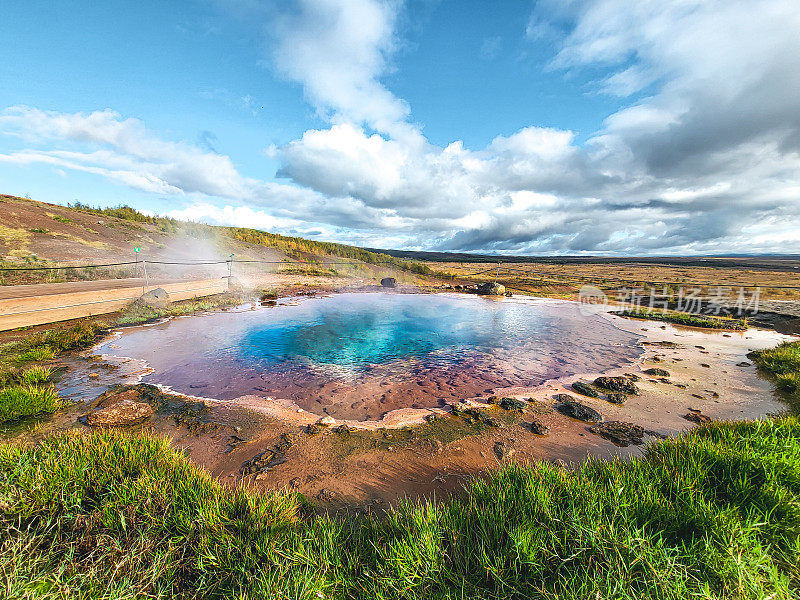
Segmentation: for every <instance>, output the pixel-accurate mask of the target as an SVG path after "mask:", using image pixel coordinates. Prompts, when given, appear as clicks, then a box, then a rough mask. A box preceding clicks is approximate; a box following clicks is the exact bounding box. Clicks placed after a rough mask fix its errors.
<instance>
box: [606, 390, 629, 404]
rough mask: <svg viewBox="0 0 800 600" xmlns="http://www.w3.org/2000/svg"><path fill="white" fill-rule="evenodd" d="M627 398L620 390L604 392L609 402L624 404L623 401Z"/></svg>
mask: <svg viewBox="0 0 800 600" xmlns="http://www.w3.org/2000/svg"><path fill="white" fill-rule="evenodd" d="M627 399H628V396H626V395H625V394H623V393H621V392H613V393H611V394H606V400H608V401H609V402H611V404H625V401H626V400H627Z"/></svg>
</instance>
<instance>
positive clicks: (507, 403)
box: [500, 398, 525, 410]
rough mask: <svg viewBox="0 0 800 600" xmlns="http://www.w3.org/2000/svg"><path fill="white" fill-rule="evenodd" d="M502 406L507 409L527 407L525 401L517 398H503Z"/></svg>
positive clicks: (501, 400)
mask: <svg viewBox="0 0 800 600" xmlns="http://www.w3.org/2000/svg"><path fill="white" fill-rule="evenodd" d="M500 408H504V409H505V410H523V409H524V408H525V403H524V402H523V401H522V400H517V399H516V398H501V399H500Z"/></svg>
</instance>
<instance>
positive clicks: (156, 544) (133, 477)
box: [0, 417, 800, 600]
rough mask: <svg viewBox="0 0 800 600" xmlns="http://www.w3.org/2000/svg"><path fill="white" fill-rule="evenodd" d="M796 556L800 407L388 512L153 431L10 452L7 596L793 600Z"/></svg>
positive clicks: (0, 468)
mask: <svg viewBox="0 0 800 600" xmlns="http://www.w3.org/2000/svg"><path fill="white" fill-rule="evenodd" d="M799 561H800V423H798V420H797V419H796V418H794V417H790V418H785V419H778V420H774V421H762V422H749V423H735V424H731V423H716V424H711V425H707V426H703V427H701V428H699V429H697V430H696V431H695V432H694V433H691V434H687V435H685V436H683V437H681V438H678V439H675V440H666V441H662V442H658V443H656V444H654V445H651V446H650V447H648V449H647V451H646V456H645V458H643V459H635V460H630V461H627V462H623V461H614V462H599V461H593V462H589V463H587V464H586V465H584V466H583V467H582V468H581V469H579V470H577V471H569V470H566V469H562V468H560V467H557V466H552V465H547V464H535V465H532V466H529V467H508V468H505V469H503V470H501V471H499V472H497V473H495V474H493V475H492V476H491V477H490V478H489V479H488V480H486V481H475V482H472V483H470V484H469V485H468V486H467V488H466V493H465V496H464V497H463V498H462V499H460V500H453V501H450V502H447V503H442V504H439V505H433V504H419V505H413V504H403V505H401V506H400V507H398V508H397V509H396V510H395V511H394V512H392V513H390V514H389V515H388V516H387V517H385V518H371V517H359V516H352V517H347V518H339V519H334V518H329V517H320V516H312V515H311V514H310V513H308V511H307V510H305V509H304V503H303V499H302V498H300V497H299V496H297V495H294V494H288V493H260V492H257V491H253V490H248V489H230V488H225V487H223V486H221V485H220V484H219V483H217V482H216V481H215V480H214V479H212V478H211V477H210V475H208V474H207V473H206V472H205V471H202V470H201V469H199V468H197V467H195V466H193V465H192V463H190V461H189V460H188V459H187V458H186V457H185V456H184V455H183V454H181V453H180V452H177V451H174V450H171V449H170V447H169V443H168V442H167V441H166V440H163V439H159V438H154V437H147V436H142V435H132V434H124V433H114V432H100V433H83V434H75V433H73V434H65V435H61V436H58V437H53V438H50V439H48V440H46V441H45V442H43V443H42V444H41V445H40V446H38V447H35V448H31V447H27V448H23V447H20V446H16V445H6V446H2V447H0V589H2V590H3V595H4V597H7V598H30V597H36V598H66V597H69V598H98V599H99V598H103V599H106V598H108V599H111V598H134V597H160V598H167V597H184V598H369V599H370V600H372V599H380V598H556V597H558V598H636V599H640V598H690V597H691V598H720V597H726V598H766V597H770V598H791V597H797V596H796V594H797V593H798V589H800V588H799V587H798V586H800V579H799V577H800V575H799V573H798V568H799V567H800V562H799Z"/></svg>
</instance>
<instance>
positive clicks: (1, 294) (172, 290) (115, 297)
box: [0, 277, 228, 331]
mask: <svg viewBox="0 0 800 600" xmlns="http://www.w3.org/2000/svg"><path fill="white" fill-rule="evenodd" d="M159 287H160V288H163V289H165V290H166V291H167V293H168V294H169V296H170V299H171V300H173V301H175V300H188V299H190V298H199V297H202V296H212V295H214V294H221V293H223V292H226V291H227V290H228V280H227V279H226V278H224V277H223V278H218V279H200V280H187V281H175V280H172V281H156V282H153V281H151V282H150V289H151V290H153V289H156V288H159ZM146 291H147V288H146V286H145V281H144V279H107V280H100V281H74V282H69V283H43V284H36V285H14V286H2V287H0V331H7V330H9V329H16V328H17V327H27V326H30V325H42V324H45V323H55V322H57V321H66V320H69V319H79V318H82V317H90V316H95V315H102V314H107V313H112V312H115V311H118V310H121V309H123V308H125V307H126V306H127V305H128V304H130V303H131V302H133V301H134V300H135V299H136V298H138V297H139V296H141V295H142V294H143V293H144V292H146Z"/></svg>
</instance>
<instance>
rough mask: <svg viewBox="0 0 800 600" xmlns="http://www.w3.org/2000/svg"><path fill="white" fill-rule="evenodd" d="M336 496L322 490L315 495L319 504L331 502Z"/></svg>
mask: <svg viewBox="0 0 800 600" xmlns="http://www.w3.org/2000/svg"><path fill="white" fill-rule="evenodd" d="M335 497H336V495H335V494H334V493H333V492H332V491H330V490H326V489H325V488H322V489H321V490H320V491H319V493H318V494H317V500H319V501H320V502H332V501H333V499H334V498H335Z"/></svg>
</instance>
